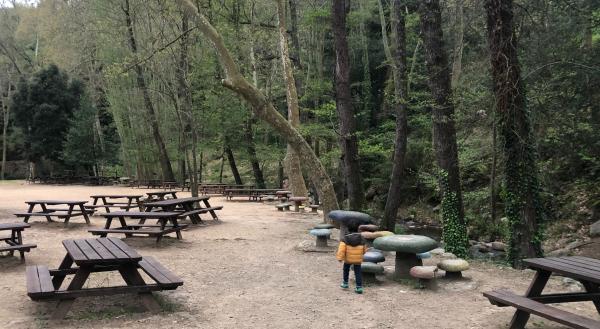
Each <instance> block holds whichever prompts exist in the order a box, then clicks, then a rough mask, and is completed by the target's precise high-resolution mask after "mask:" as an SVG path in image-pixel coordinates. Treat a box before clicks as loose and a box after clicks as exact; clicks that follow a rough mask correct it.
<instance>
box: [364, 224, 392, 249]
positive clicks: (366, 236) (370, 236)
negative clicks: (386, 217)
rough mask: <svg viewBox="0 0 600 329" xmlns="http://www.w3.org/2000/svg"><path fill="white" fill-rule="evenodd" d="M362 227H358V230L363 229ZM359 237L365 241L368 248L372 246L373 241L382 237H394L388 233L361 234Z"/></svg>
mask: <svg viewBox="0 0 600 329" xmlns="http://www.w3.org/2000/svg"><path fill="white" fill-rule="evenodd" d="M363 226H366V225H361V226H359V228H360V227H363ZM360 235H361V236H362V238H363V239H365V241H366V245H367V246H369V247H370V246H372V245H373V240H375V239H377V238H380V237H382V236H388V235H394V232H390V231H375V232H361V233H360Z"/></svg>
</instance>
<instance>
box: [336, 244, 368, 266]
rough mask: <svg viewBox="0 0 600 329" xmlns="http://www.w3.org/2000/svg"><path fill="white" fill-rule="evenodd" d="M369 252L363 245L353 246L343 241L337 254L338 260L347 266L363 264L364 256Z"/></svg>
mask: <svg viewBox="0 0 600 329" xmlns="http://www.w3.org/2000/svg"><path fill="white" fill-rule="evenodd" d="M366 251H367V248H366V247H365V245H363V244H359V245H357V246H351V245H349V244H346V243H345V242H343V241H341V242H340V245H339V246H338V251H337V254H336V258H337V260H341V261H343V262H344V263H346V264H353V265H355V264H361V263H362V261H363V255H364V254H365V252H366Z"/></svg>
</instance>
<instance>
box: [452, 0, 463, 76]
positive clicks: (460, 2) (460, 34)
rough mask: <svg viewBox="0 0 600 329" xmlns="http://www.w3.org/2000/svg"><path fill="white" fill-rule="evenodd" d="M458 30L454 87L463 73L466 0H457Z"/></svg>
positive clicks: (453, 73) (454, 58) (454, 62)
mask: <svg viewBox="0 0 600 329" xmlns="http://www.w3.org/2000/svg"><path fill="white" fill-rule="evenodd" d="M456 20H457V23H456V24H457V25H458V26H457V31H456V41H455V42H454V54H453V56H452V57H453V58H452V87H456V85H457V84H458V82H459V81H460V75H461V73H462V57H463V49H464V44H465V43H464V39H465V9H464V0H456Z"/></svg>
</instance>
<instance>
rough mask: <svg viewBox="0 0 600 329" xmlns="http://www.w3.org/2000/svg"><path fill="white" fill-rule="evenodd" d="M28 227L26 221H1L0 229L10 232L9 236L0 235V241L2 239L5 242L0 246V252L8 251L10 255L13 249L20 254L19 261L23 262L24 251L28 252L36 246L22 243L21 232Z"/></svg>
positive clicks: (13, 251)
mask: <svg viewBox="0 0 600 329" xmlns="http://www.w3.org/2000/svg"><path fill="white" fill-rule="evenodd" d="M29 227H31V225H29V224H26V223H1V224H0V231H11V233H10V237H0V241H4V242H6V244H7V245H5V246H0V252H8V253H9V254H10V255H11V256H12V255H14V253H15V251H18V252H19V254H20V255H21V262H24V261H25V252H29V251H30V250H31V249H33V248H36V247H37V245H35V244H25V243H23V234H22V232H23V231H24V230H25V229H26V228H29Z"/></svg>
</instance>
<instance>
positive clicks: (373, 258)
mask: <svg viewBox="0 0 600 329" xmlns="http://www.w3.org/2000/svg"><path fill="white" fill-rule="evenodd" d="M363 262H367V263H375V264H377V263H381V262H385V256H384V255H383V253H382V252H381V251H379V250H376V249H370V250H369V251H367V252H366V253H365V254H364V255H363Z"/></svg>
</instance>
